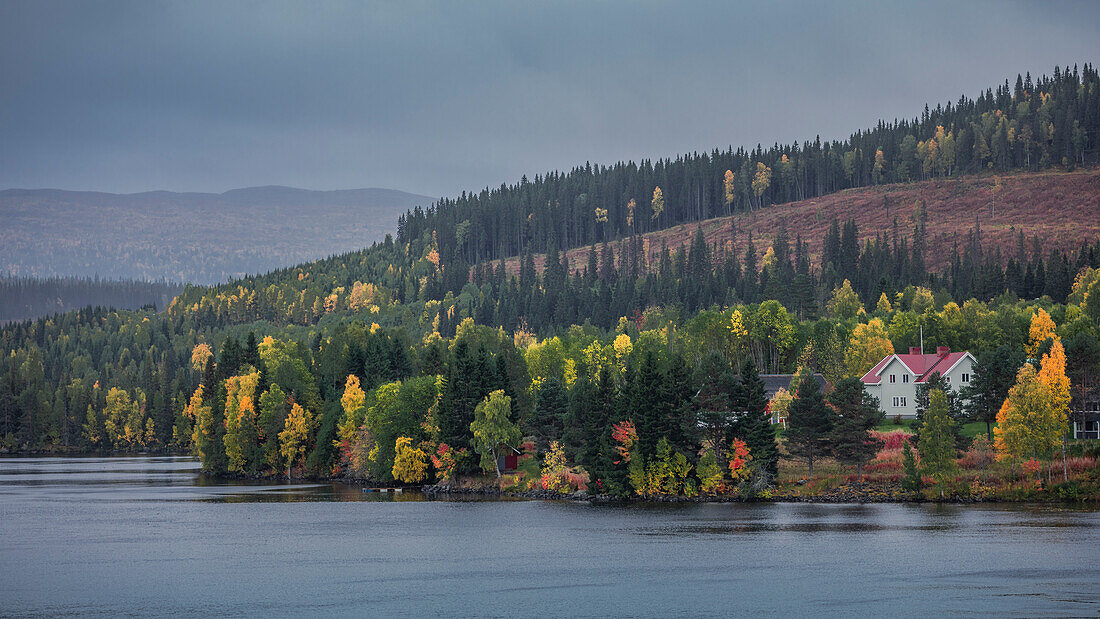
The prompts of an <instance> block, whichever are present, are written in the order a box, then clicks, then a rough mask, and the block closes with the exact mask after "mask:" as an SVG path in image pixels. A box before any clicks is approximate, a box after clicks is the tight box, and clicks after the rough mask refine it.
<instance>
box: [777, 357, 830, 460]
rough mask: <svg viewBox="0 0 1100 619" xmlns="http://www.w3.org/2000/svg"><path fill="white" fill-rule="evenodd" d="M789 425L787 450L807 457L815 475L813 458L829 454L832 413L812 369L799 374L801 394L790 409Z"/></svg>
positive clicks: (799, 393)
mask: <svg viewBox="0 0 1100 619" xmlns="http://www.w3.org/2000/svg"><path fill="white" fill-rule="evenodd" d="M787 426H788V427H787V451H789V452H790V454H791V455H792V456H794V457H801V458H805V459H806V463H807V464H808V465H809V467H810V477H811V478H812V477H813V475H814V461H816V460H818V459H819V458H821V457H823V456H825V455H826V454H827V453H828V449H829V436H830V433H831V432H832V429H833V413H832V411H831V410H830V409H829V407H828V406H827V405H826V404H825V397H824V396H823V395H822V394H821V388H820V387H819V386H818V384H817V380H816V379H815V378H814V376H813V374H810V373H809V372H803V374H802V375H801V376H800V377H799V381H798V394H797V395H796V396H795V399H794V400H793V401H792V402H791V405H790V408H789V409H788V410H787Z"/></svg>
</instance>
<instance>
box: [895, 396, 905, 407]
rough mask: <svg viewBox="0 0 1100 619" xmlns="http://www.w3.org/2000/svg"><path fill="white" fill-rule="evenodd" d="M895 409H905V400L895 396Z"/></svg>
mask: <svg viewBox="0 0 1100 619" xmlns="http://www.w3.org/2000/svg"><path fill="white" fill-rule="evenodd" d="M894 408H905V398H904V397H898V396H894Z"/></svg>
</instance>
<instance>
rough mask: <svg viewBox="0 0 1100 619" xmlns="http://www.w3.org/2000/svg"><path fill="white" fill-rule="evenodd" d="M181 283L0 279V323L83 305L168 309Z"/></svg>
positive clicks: (81, 279)
mask: <svg viewBox="0 0 1100 619" xmlns="http://www.w3.org/2000/svg"><path fill="white" fill-rule="evenodd" d="M182 290H183V285H182V284H176V283H173V282H165V281H159V282H148V281H141V280H132V279H122V280H112V279H99V278H98V277H50V278H46V279H39V278H33V277H10V276H0V323H4V322H12V321H19V320H27V319H31V318H38V317H39V316H46V315H49V314H55V313H61V312H68V311H70V310H74V309H77V308H80V307H85V306H89V305H91V306H103V307H117V308H119V309H138V308H140V307H144V306H154V307H167V306H168V303H169V302H170V301H171V300H172V298H173V297H175V296H176V295H177V294H179V293H180V292H181V291H182Z"/></svg>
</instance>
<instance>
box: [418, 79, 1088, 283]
mask: <svg viewBox="0 0 1100 619" xmlns="http://www.w3.org/2000/svg"><path fill="white" fill-rule="evenodd" d="M1098 110H1100V78H1098V77H1097V72H1096V69H1095V68H1094V67H1093V66H1091V65H1088V64H1086V65H1084V67H1083V68H1082V69H1081V70H1078V68H1077V67H1074V68H1073V69H1072V70H1071V69H1069V68H1068V67H1067V68H1065V69H1060V68H1055V71H1054V74H1053V76H1052V77H1047V76H1043V77H1040V78H1038V79H1032V77H1031V76H1030V75H1027V76H1017V78H1016V80H1015V83H1014V84H1012V83H1010V82H1009V81H1007V80H1006V81H1005V82H1004V84H1002V85H1001V86H998V87H997V88H995V89H986V90H985V91H982V92H980V93H979V94H978V96H977V97H976V98H970V97H966V96H962V97H960V98H959V100H958V101H957V102H955V103H947V104H942V105H936V107H935V108H929V107H928V106H925V109H924V112H923V113H922V114H920V116H918V117H916V118H912V119H902V120H894V121H885V120H884V121H880V122H878V123H877V124H875V125H874V126H873V127H871V128H869V129H865V130H862V131H856V132H855V133H853V134H852V135H851V136H849V137H848V139H846V140H835V141H822V140H821V138H820V137H817V138H810V136H807V139H806V140H804V141H802V142H801V143H794V144H773V145H771V146H763V145H757V146H756V147H754V148H753V147H739V148H736V149H735V148H733V147H729V148H727V149H725V150H717V149H716V150H714V151H712V152H710V153H693V154H689V155H683V156H680V157H677V158H676V159H672V160H670V159H663V160H656V161H650V160H642V161H640V162H621V163H617V164H614V165H610V166H604V165H593V164H586V165H583V166H578V167H576V168H574V169H572V170H570V171H569V172H567V173H563V172H550V173H547V174H544V175H536V176H535V177H534V178H533V179H528V178H526V177H524V178H523V179H522V180H521V181H520V182H518V183H516V184H514V185H507V186H503V185H502V186H501V187H499V188H496V189H486V190H485V191H482V192H480V193H477V194H463V195H462V196H459V197H457V198H450V199H444V200H440V201H439V202H437V203H436V204H435V205H434V206H433V207H432V208H430V209H428V210H427V211H423V210H420V209H414V210H413V211H412V212H411V213H409V214H408V215H407V216H405V217H404V218H402V221H401V223H400V224H399V229H398V230H399V232H398V241H399V242H401V243H404V242H405V241H407V240H408V239H415V238H417V237H419V236H421V235H422V234H424V233H425V232H427V231H431V230H435V231H437V233H438V243H439V249H440V253H441V255H442V256H443V258H444V260H446V261H448V262H449V261H450V260H451V258H452V257H453V258H454V259H456V260H462V261H464V262H467V263H474V262H478V261H482V260H490V259H497V258H502V257H507V256H515V255H520V254H523V253H525V252H527V251H530V252H533V253H542V252H545V251H546V250H547V249H548V248H549V247H550V245H551V244H553V245H556V246H557V247H558V248H568V247H576V246H581V245H587V244H591V243H598V242H602V241H605V240H606V241H609V240H614V239H617V238H621V237H623V236H627V235H631V234H635V233H644V232H648V231H651V230H659V229H662V228H667V227H669V226H671V225H675V224H681V223H686V222H694V221H700V220H705V219H710V218H713V217H717V216H720V215H729V214H732V213H734V212H740V211H749V210H754V209H759V208H763V207H765V206H768V205H772V204H779V203H785V202H791V201H796V200H805V199H809V198H815V197H818V196H823V195H826V194H830V193H834V192H837V191H840V190H843V189H849V188H853V187H865V186H875V185H881V184H885V183H896V182H908V181H915V180H922V179H930V178H948V177H954V176H959V175H965V174H973V173H978V172H982V171H994V172H1006V171H1009V170H1044V169H1048V168H1050V167H1052V166H1057V167H1058V168H1059V169H1073V168H1074V167H1076V166H1080V165H1087V164H1090V163H1096V162H1097V161H1098V160H1100V137H1098V136H1100V111H1098ZM658 189H659V190H660V191H658Z"/></svg>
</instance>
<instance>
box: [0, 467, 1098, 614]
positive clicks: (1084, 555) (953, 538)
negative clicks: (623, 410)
mask: <svg viewBox="0 0 1100 619" xmlns="http://www.w3.org/2000/svg"><path fill="white" fill-rule="evenodd" d="M1098 525H1100V514H1098V513H1097V512H1094V511H1083V510H1077V509H1072V508H1067V507H1063V506H1043V505H980V506H961V505H942V506H941V505H814V504H776V505H769V504H759V505H744V504H692V505H676V504H640V505H590V504H587V503H571V502H545V501H491V500H487V501H428V500H425V498H424V497H423V496H421V495H420V494H419V493H416V492H405V493H401V494H394V493H377V492H373V493H364V492H362V491H361V489H360V488H359V487H356V486H352V485H347V484H341V483H286V482H268V483H244V482H240V481H225V480H213V479H208V478H205V477H203V476H202V475H200V473H199V471H198V465H197V463H196V462H195V461H194V460H193V459H190V458H156V457H142V458H0V615H57V614H74V615H110V616H117V615H133V614H137V615H180V614H186V615H204V616H205V615H248V616H251V615H263V616H271V615H284V616H285V615H292V616H302V615H307V616H314V615H349V614H352V615H370V616H404V615H412V616H423V615H428V614H436V615H438V614H444V615H448V616H449V615H460V616H469V615H493V616H503V615H515V614H520V615H556V616H576V615H583V616H592V615H631V616H669V615H689V616H698V615H719V616H728V615H731V614H755V613H769V614H787V615H805V614H810V613H813V614H843V615H885V614H889V615H899V614H900V615H921V616H924V615H940V614H976V613H981V614H1008V615H1028V616H1032V615H1057V616H1062V615H1096V614H1097V613H1098V612H1100V596H1098V594H1097V593H1096V592H1097V590H1098V587H1097V584H1098V583H1100V567H1098V566H1097V563H1096V560H1095V559H1096V556H1097V554H1096V550H1095V548H1097V546H1098V544H1100V526H1098Z"/></svg>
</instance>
